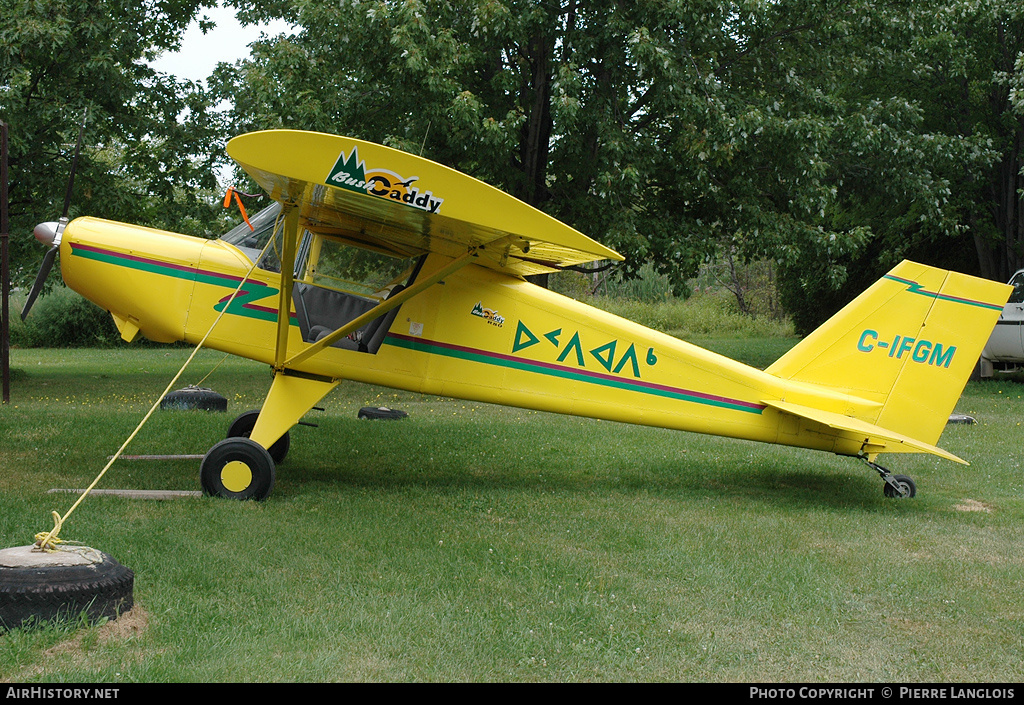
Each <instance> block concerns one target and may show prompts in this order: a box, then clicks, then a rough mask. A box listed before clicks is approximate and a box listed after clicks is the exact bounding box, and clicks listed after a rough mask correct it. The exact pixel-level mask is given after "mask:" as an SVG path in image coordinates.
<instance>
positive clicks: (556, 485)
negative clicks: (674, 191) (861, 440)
mask: <svg viewBox="0 0 1024 705" xmlns="http://www.w3.org/2000/svg"><path fill="white" fill-rule="evenodd" d="M701 342H703V343H704V344H706V345H708V346H709V347H712V348H715V349H719V350H720V351H721V352H726V353H730V354H733V355H738V356H740V357H743V358H745V359H749V360H751V361H753V362H754V364H761V365H763V364H767V361H763V360H761V359H760V358H759V356H760V355H765V354H767V356H768V358H769V360H768V361H770V359H772V358H774V357H777V354H776V352H775V349H774V348H770V346H771V345H779V346H781V347H783V348H784V347H785V344H784V343H777V342H771V343H770V344H765V343H764V341H757V340H753V341H749V340H748V341H739V342H737V341H720V342H716V341H708V340H705V341H701ZM766 347H767V348H769V349H771V351H772V352H770V353H765V352H764V351H765V350H766ZM778 354H781V350H778ZM187 355H188V351H187V350H184V349H164V348H149V349H134V348H133V349H119V350H114V351H110V350H107V351H103V350H88V351H79V350H71V351H69V350H15V351H13V363H14V367H15V368H16V370H17V377H16V379H15V382H14V385H13V400H12V403H11V404H9V405H7V406H4V407H0V539H2V540H0V547H10V546H20V545H25V544H28V543H31V541H32V537H33V535H34V534H35V533H36V532H38V531H43V530H48V529H49V528H51V526H52V521H51V519H50V512H51V511H53V510H56V511H59V512H61V513H63V512H65V511H66V510H67V509H68V508H69V507H70V506H71V504H72V503H73V500H74V497H73V496H71V495H67V494H51V493H48V490H50V489H51V488H77V487H84V486H86V485H87V484H88V483H89V482H90V481H91V480H92V479H93V477H94V476H95V475H96V473H97V472H98V471H99V470H100V469H101V468H102V467H103V465H104V464H105V462H106V458H107V456H108V455H110V454H111V453H113V452H114V451H115V450H116V449H117V448H118V446H120V444H121V443H122V441H123V440H124V438H126V437H127V436H128V434H129V433H130V432H131V430H132V429H133V428H134V427H135V424H136V423H137V422H138V421H139V420H140V419H141V418H142V416H143V414H144V413H145V412H146V410H148V408H149V405H150V404H151V403H152V402H153V400H154V399H155V397H156V395H158V394H159V393H160V391H162V390H163V387H164V386H165V385H166V384H167V382H168V381H169V380H170V378H171V376H172V375H173V373H174V372H175V371H176V370H177V368H178V366H180V364H181V363H182V362H183V361H184V359H185V358H186V357H187ZM221 359H222V355H220V354H217V353H213V352H205V351H204V352H203V353H201V354H200V356H199V357H198V358H197V361H196V362H195V363H194V364H193V367H192V368H191V369H190V371H189V372H187V373H186V375H185V376H184V377H183V378H182V381H181V383H180V386H184V385H185V384H187V383H195V382H198V381H199V380H200V379H201V378H202V377H203V376H204V375H206V374H207V373H208V372H210V371H211V370H214V368H215V367H216V366H217V365H218V363H219V362H220V361H221ZM269 381H270V380H269V374H268V372H267V370H266V368H264V367H261V366H259V365H256V364H254V363H250V362H247V361H243V360H237V359H234V358H231V359H229V360H227V361H225V362H224V363H223V364H221V365H220V366H219V367H216V370H214V371H213V374H212V376H210V378H209V379H208V380H207V381H206V382H205V385H207V386H211V387H213V388H214V389H216V390H217V391H218V392H220V393H221V394H223V395H225V396H226V397H227V398H228V401H229V408H228V414H226V415H225V414H209V413H202V412H158V413H157V414H155V415H154V417H153V419H152V420H151V421H150V423H149V424H148V425H147V427H146V428H145V429H144V430H143V431H142V433H141V434H140V435H139V437H138V438H137V439H136V441H135V442H134V443H133V444H132V446H130V447H129V449H128V451H127V452H128V453H131V454H166V453H204V452H205V451H206V450H207V449H208V448H209V447H210V446H211V445H213V444H214V443H215V442H217V441H218V440H220V439H221V438H222V437H223V434H224V432H225V430H226V428H227V425H228V423H229V421H230V419H231V418H233V417H234V416H235V415H236V414H238V413H241V412H242V411H245V410H248V409H251V408H256V407H258V406H259V405H260V404H261V402H262V398H263V395H264V394H265V392H266V389H267V387H268V385H269ZM1022 395H1024V385H1020V384H1015V383H1014V382H1012V381H992V382H984V383H971V384H970V385H969V386H968V388H967V391H966V392H965V394H964V396H963V398H962V399H961V402H960V405H959V406H958V408H957V411H959V412H962V413H967V414H971V415H972V416H975V417H976V418H977V419H978V422H979V423H978V424H977V425H974V426H950V427H949V428H948V429H947V431H946V433H945V434H944V435H943V438H942V440H941V441H940V445H942V446H943V447H944V448H947V449H948V450H950V451H951V452H953V453H955V454H957V455H960V456H961V457H965V458H967V459H969V460H970V461H971V462H972V465H971V466H970V467H966V468H964V467H961V466H958V465H955V464H953V463H949V462H946V461H943V460H941V459H938V458H932V457H927V456H916V455H904V456H894V457H893V458H891V459H887V460H889V465H890V467H891V468H892V469H893V470H894V471H897V472H901V473H905V474H909V475H911V476H912V477H913V478H914V479H915V480H916V482H917V485H918V496H917V497H916V498H915V499H912V500H902V501H901V500H888V499H885V498H884V497H883V494H882V483H881V480H879V478H878V477H877V476H876V475H875V474H874V473H873V472H872V471H871V470H869V469H868V468H867V467H866V466H865V465H863V464H862V463H859V462H856V461H854V460H851V459H848V458H840V457H837V456H831V455H826V454H820V453H812V452H810V451H801V450H794V449H787V448H780V447H774V446H766V445H757V444H752V443H747V442H738V441H729V440H724V439H716V438H710V437H704V436H694V435H688V434H683V433H677V432H669V431H663V430H659V429H650V428H642V427H632V426H627V425H622V424H614V423H608V422H600V421H592V420H585V419H576V418H571V417H560V416H553V415H550V414H544V413H536V412H527V411H521V410H516V409H507V408H502V407H495V406H488V405H482V404H473V403H468V402H461V401H454V400H448V399H439V398H434V397H422V396H418V395H412V394H407V393H404V392H395V391H392V390H387V389H382V388H375V387H368V386H364V385H357V384H353V383H348V384H344V385H342V386H341V387H340V388H339V389H338V390H336V391H335V392H334V393H332V394H331V395H330V396H329V397H328V398H327V399H326V400H325V401H324V403H323V404H322V406H323V407H324V411H322V412H313V413H312V414H311V415H310V417H308V420H310V421H313V422H315V423H317V424H318V427H317V428H310V427H297V428H296V429H294V430H293V432H292V446H291V452H290V454H289V456H288V458H287V460H286V461H285V462H284V463H283V464H282V465H281V467H279V468H278V474H277V483H276V486H275V490H274V493H273V494H272V495H271V497H270V499H269V500H268V501H266V502H263V503H252V502H249V503H237V502H231V501H225V500H217V499H212V498H200V499H179V500H173V501H145V500H130V499H124V498H119V497H110V496H97V497H90V498H88V499H87V500H86V501H85V502H84V503H83V505H82V506H81V508H79V509H78V510H77V511H76V513H75V514H74V515H72V517H71V518H70V520H69V521H68V524H67V525H66V527H65V529H64V531H63V532H62V534H61V535H62V538H64V539H68V540H75V541H79V542H82V543H84V544H87V545H89V546H93V547H95V548H98V549H100V550H102V551H105V552H107V553H109V554H111V555H112V556H114V557H115V558H117V559H118V560H119V561H121V562H122V563H124V564H125V565H127V566H128V567H130V568H131V569H132V570H133V571H135V577H136V583H135V600H136V603H137V606H136V608H135V609H134V610H133V611H132V612H131V613H130V614H129V615H127V616H124V617H122V618H121V619H118V620H117V621H115V622H111V623H108V624H101V625H85V626H80V625H71V626H64V627H58V628H47V629H37V630H16V631H13V632H8V633H6V634H3V635H0V680H7V681H13V682H31V681H66V682H98V681H106V682H131V681H146V682H152V681H186V682H219V681H233V682H253V681H729V682H771V681H786V682H795V681H810V682H816V681H831V682H838V681H845V682H851V681H868V682H892V681H901V682H902V681H918V682H921V681H927V682H934V681H954V682H965V681H970V682H975V681H983V682H985V681H994V682H1013V681H1019V680H1021V679H1022V678H1024V608H1022V605H1024V588H1022V586H1024V570H1022V551H1021V548H1022V545H1024V521H1022V519H1024V479H1022V478H1021V473H1020V465H1021V459H1022V455H1024V452H1022V448H1021V445H1022V444H1021V440H1022V433H1024V432H1022V427H1021V422H1022V421H1024V399H1022ZM366 405H389V406H394V407H397V408H401V409H404V410H405V411H408V412H409V414H410V416H409V418H407V419H405V420H402V421H360V420H358V419H357V418H356V413H357V411H358V409H359V408H360V407H361V406H366ZM102 487H105V488H129V489H173V490H179V489H184V490H195V489H198V488H199V479H198V462H197V461H181V460H177V461H162V462H152V461H148V462H146V461H129V460H122V461H119V462H118V463H116V464H115V465H114V467H113V468H112V469H111V471H110V473H109V474H108V475H107V477H106V478H105V480H104V482H103V484H102Z"/></svg>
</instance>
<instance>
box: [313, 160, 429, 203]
mask: <svg viewBox="0 0 1024 705" xmlns="http://www.w3.org/2000/svg"><path fill="white" fill-rule="evenodd" d="M358 150H359V148H358V147H353V148H352V152H351V153H350V154H349V155H348V156H345V153H344V152H342V153H341V154H340V155H338V160H337V161H336V162H335V163H334V168H333V169H331V173H330V175H329V176H328V177H327V183H328V184H330V185H331V186H337V187H338V188H343V189H347V190H349V191H355V192H356V193H366V194H369V195H371V196H376V197H377V198H385V199H388V200H392V201H395V202H397V203H403V204H405V205H407V206H410V207H411V208H416V209H418V210H421V211H426V212H427V213H439V212H440V210H441V204H442V203H444V199H443V198H439V197H437V196H435V195H434V193H433V192H432V191H423V190H421V189H420V188H419V187H418V186H415V185H414V184H415V183H416V182H417V181H419V179H420V177H418V176H410V177H404V176H401V175H399V174H396V173H395V172H393V171H390V170H388V169H377V168H368V167H367V166H366V162H363V161H360V160H359V151H358Z"/></svg>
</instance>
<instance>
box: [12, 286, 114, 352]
mask: <svg viewBox="0 0 1024 705" xmlns="http://www.w3.org/2000/svg"><path fill="white" fill-rule="evenodd" d="M11 308H12V311H13V310H15V309H16V308H17V309H20V306H12V307H11ZM120 343H122V340H121V335H120V333H118V331H117V326H116V325H114V320H113V318H111V316H110V314H109V313H107V312H106V311H104V310H103V309H101V308H100V307H99V306H97V305H96V304H94V303H92V302H90V301H88V300H87V299H85V298H83V297H82V296H80V295H79V294H76V293H75V292H74V291H72V290H71V289H68V288H66V287H63V286H59V287H54V288H53V289H52V290H51V291H50V292H49V293H48V294H46V295H44V296H42V297H40V298H39V300H38V301H37V302H36V304H35V306H33V308H32V313H31V314H30V315H29V316H28V318H27V319H25V321H24V322H23V321H22V320H21V317H20V316H18V317H12V321H11V345H12V346H14V347H22V348H93V347H99V348H106V347H112V346H114V345H118V344H120Z"/></svg>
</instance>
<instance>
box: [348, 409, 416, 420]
mask: <svg viewBox="0 0 1024 705" xmlns="http://www.w3.org/2000/svg"><path fill="white" fill-rule="evenodd" d="M408 415H409V414H407V413H406V412H404V411H401V410H400V409H389V408H388V407H386V406H364V407H363V408H362V409H360V410H359V418H361V419H386V420H394V419H404V418H405V417H406V416H408Z"/></svg>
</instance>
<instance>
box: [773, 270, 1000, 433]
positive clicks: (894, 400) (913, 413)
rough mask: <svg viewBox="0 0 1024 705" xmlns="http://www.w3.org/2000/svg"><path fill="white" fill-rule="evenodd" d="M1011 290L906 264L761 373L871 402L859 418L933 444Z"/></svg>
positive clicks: (958, 275)
mask: <svg viewBox="0 0 1024 705" xmlns="http://www.w3.org/2000/svg"><path fill="white" fill-rule="evenodd" d="M1011 291H1012V289H1011V288H1010V287H1009V286H1007V285H1005V284H1002V283H999V282H993V281H989V280H985V279H978V278H977V277H971V276H967V275H965V274H958V273H956V272H948V271H946V270H942V269H936V268H934V267H928V266H926V265H922V264H916V263H914V262H908V261H904V262H902V263H900V264H899V265H897V266H896V267H895V268H894V269H893V270H892V271H890V272H889V273H888V274H886V275H885V276H883V277H882V278H881V279H879V280H878V281H877V282H875V284H873V285H872V286H871V287H870V288H869V289H868V290H867V291H865V292H864V293H863V294H861V295H860V296H858V297H857V298H856V299H854V300H853V302H851V303H850V304H848V305H847V306H846V307H845V308H843V309H842V310H841V311H839V313H837V314H836V315H835V316H833V317H832V318H830V319H829V320H828V321H826V322H825V323H824V324H823V325H822V326H821V327H820V328H818V329H817V330H815V331H814V332H813V333H811V334H810V335H808V336H807V337H806V338H805V339H804V340H802V341H801V342H800V343H799V344H798V345H797V346H796V347H794V348H793V349H792V350H790V351H789V352H788V353H786V354H785V355H783V356H782V357H781V358H779V360H778V361H776V362H775V363H774V364H773V365H772V366H771V367H769V368H768V369H767V372H769V373H771V374H773V375H776V376H778V377H781V378H783V379H789V380H795V381H800V382H807V383H811V384H817V385H822V386H825V387H829V388H831V389H833V390H838V391H842V392H845V393H848V394H851V395H854V396H857V397H860V398H863V399H868V400H870V401H874V402H877V403H879V404H880V406H879V407H878V409H877V411H875V412H872V413H873V414H874V417H873V418H871V417H865V418H863V420H864V421H867V422H869V423H872V424H876V425H878V426H881V427H883V428H886V429H891V430H893V431H896V432H898V433H901V434H904V435H906V436H908V437H910V438H914V439H918V440H920V441H924V442H925V443H930V444H934V443H935V442H936V441H938V438H939V435H940V434H941V433H942V429H943V427H944V426H945V424H946V421H947V420H948V418H949V414H950V412H951V411H952V410H953V407H954V406H955V405H956V402H957V399H958V398H959V397H960V394H961V392H962V391H963V388H964V386H965V385H966V383H967V380H968V378H969V377H970V375H971V371H972V370H973V369H974V366H975V364H976V363H977V361H978V357H979V355H980V354H981V350H982V348H984V346H985V343H986V342H987V341H988V338H989V336H990V335H991V333H992V329H993V328H994V327H995V323H996V320H997V319H998V318H999V314H1000V313H1001V312H1002V309H1003V305H1004V304H1005V303H1006V300H1007V298H1008V297H1009V295H1010V292H1011Z"/></svg>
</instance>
